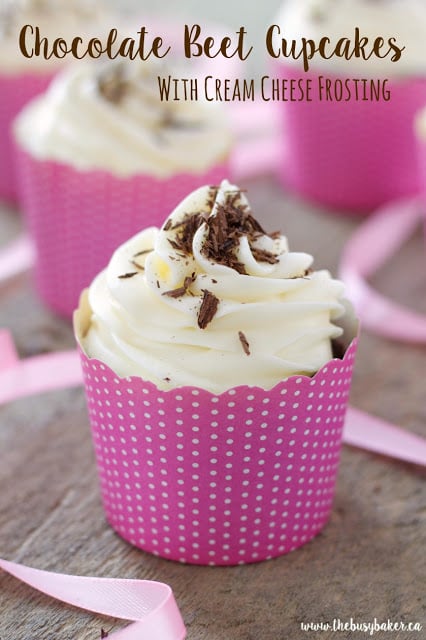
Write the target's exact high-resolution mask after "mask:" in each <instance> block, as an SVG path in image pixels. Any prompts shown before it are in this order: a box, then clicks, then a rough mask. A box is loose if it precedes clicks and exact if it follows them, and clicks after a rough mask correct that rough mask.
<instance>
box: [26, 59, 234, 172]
mask: <svg viewBox="0 0 426 640" xmlns="http://www.w3.org/2000/svg"><path fill="white" fill-rule="evenodd" d="M161 73H162V67H161V64H160V63H159V64H156V63H152V64H151V63H148V62H140V63H139V62H136V61H135V62H127V63H122V64H117V63H109V64H107V65H101V64H100V65H96V64H95V65H84V64H81V65H77V66H74V67H73V68H71V69H68V70H67V71H66V72H64V73H62V74H61V75H60V76H58V77H57V79H56V80H55V81H54V82H53V83H52V85H51V86H50V88H49V89H48V91H47V92H46V93H45V94H44V95H43V96H41V97H39V98H36V99H35V100H34V101H33V102H31V103H30V104H29V105H28V106H27V107H26V108H25V109H24V111H23V112H22V113H21V115H20V116H19V117H18V119H17V122H16V128H15V132H16V135H17V139H18V141H19V143H20V144H21V145H22V146H23V147H24V148H25V149H27V150H28V151H29V152H30V153H31V154H32V155H34V156H35V157H36V158H39V159H41V160H46V159H48V160H57V161H61V162H65V163H69V164H71V165H72V166H74V167H75V168H77V169H80V170H91V169H104V170H107V171H111V172H112V173H114V174H115V175H118V176H121V177H127V176H131V175H135V174H138V173H147V174H149V175H154V176H156V177H159V178H163V177H168V176H170V175H173V174H174V173H176V172H179V173H181V172H190V173H195V174H200V173H203V172H205V171H206V170H208V169H209V168H211V167H212V166H213V165H214V164H216V163H220V162H223V161H225V160H226V159H227V157H228V154H229V151H230V145H231V136H230V132H229V127H228V125H227V121H226V118H225V117H224V115H223V111H222V109H220V108H219V105H217V104H215V103H209V102H203V101H193V102H191V101H183V100H181V101H167V102H166V101H164V102H161V101H160V94H159V89H158V80H157V75H158V74H161Z"/></svg>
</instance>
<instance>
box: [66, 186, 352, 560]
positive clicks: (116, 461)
mask: <svg viewBox="0 0 426 640" xmlns="http://www.w3.org/2000/svg"><path fill="white" fill-rule="evenodd" d="M74 327H75V333H76V337H77V341H78V344H79V348H80V354H81V360H82V367H83V373H84V379H85V388H86V394H87V401H88V408H89V414H90V421H91V426H92V433H93V440H94V446H95V451H96V457H97V463H98V471H99V476H100V484H101V492H102V498H103V503H104V507H105V512H106V517H107V519H108V521H109V523H110V524H111V525H112V527H113V528H114V529H115V530H116V531H117V532H118V533H119V534H120V535H121V536H122V537H124V538H125V539H126V540H128V541H129V542H131V543H132V544H134V545H136V546H138V547H140V548H142V549H144V550H146V551H149V552H151V553H154V554H157V555H160V556H163V557H166V558H171V559H174V560H179V561H182V562H190V563H195V564H218V565H221V564H222V565H232V564H239V563H245V562H256V561H260V560H264V559H266V558H272V557H274V556H277V555H280V554H283V553H286V552H288V551H291V550H293V549H295V548H297V547H298V546H300V545H302V544H304V543H305V542H307V541H308V540H310V539H311V538H312V537H313V536H315V535H316V534H317V533H318V532H319V531H320V530H321V529H322V528H323V526H324V525H325V523H326V521H327V519H328V516H329V514H330V510H331V506H332V499H333V493H334V484H335V479H336V473H337V468H338V462H339V452H340V445H341V435H342V428H343V420H344V415H345V409H346V403H347V397H348V393H349V386H350V379H351V371H352V365H353V358H354V354H355V347H356V337H355V334H356V328H355V323H354V320H353V315H352V312H351V311H350V309H349V307H348V306H347V305H346V303H345V301H344V298H343V285H342V284H341V283H340V282H338V281H336V280H333V279H332V278H331V276H330V274H329V273H328V271H325V270H319V271H314V270H312V257H311V256H310V255H308V254H306V253H298V252H291V251H289V249H288V244H287V240H286V238H285V237H284V236H283V235H281V234H280V233H277V232H275V233H266V232H265V231H264V230H263V229H262V227H261V225H260V224H259V223H258V222H257V220H256V219H255V218H254V217H253V214H252V212H251V210H250V206H249V203H248V201H247V199H246V196H245V195H244V193H242V192H241V191H240V189H238V187H236V186H233V185H231V184H229V183H228V182H226V181H223V182H222V184H221V185H220V187H211V186H204V187H201V188H199V189H197V190H196V191H194V192H193V193H191V194H190V195H189V196H188V197H187V198H186V199H185V200H183V202H182V203H181V204H180V205H179V206H178V207H177V208H176V209H175V210H174V211H173V213H172V214H171V215H170V216H169V217H168V218H167V219H166V221H165V223H164V224H163V225H162V227H161V229H158V228H156V227H149V228H147V229H145V230H144V231H142V232H140V233H138V234H137V235H135V236H134V237H133V238H131V239H130V240H129V241H127V242H126V243H125V244H124V245H122V246H121V247H120V248H118V249H117V250H116V251H115V253H114V254H113V256H112V258H111V261H110V262H109V265H108V267H107V268H106V269H105V270H104V271H102V272H101V273H100V274H99V275H98V276H97V277H96V278H95V279H94V281H93V282H92V284H91V285H90V287H89V289H88V290H86V291H85V292H84V293H83V295H82V297H81V300H80V306H79V309H78V310H77V311H76V313H75V315H74Z"/></svg>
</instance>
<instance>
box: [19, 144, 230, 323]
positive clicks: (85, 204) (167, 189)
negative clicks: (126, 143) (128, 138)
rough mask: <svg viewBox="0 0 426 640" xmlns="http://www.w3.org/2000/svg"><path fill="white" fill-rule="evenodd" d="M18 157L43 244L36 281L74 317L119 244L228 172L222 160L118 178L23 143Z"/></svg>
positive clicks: (23, 191) (28, 216)
mask: <svg viewBox="0 0 426 640" xmlns="http://www.w3.org/2000/svg"><path fill="white" fill-rule="evenodd" d="M16 159H17V169H18V178H19V199H20V202H21V204H22V208H23V212H24V217H25V221H26V223H27V226H28V229H29V232H30V235H31V237H32V239H33V241H34V244H35V248H36V265H35V271H34V276H35V286H36V289H37V291H38V293H39V295H40V297H41V299H42V300H43V301H44V303H45V304H46V306H47V307H49V308H50V309H51V310H52V311H54V312H56V313H57V314H59V315H61V316H64V317H67V318H71V316H72V313H73V311H74V309H75V308H76V307H77V305H78V300H79V296H80V293H81V291H82V289H84V287H86V286H88V285H89V284H90V282H91V281H92V280H93V278H94V277H95V275H96V274H97V273H99V271H101V270H102V269H104V268H105V267H106V265H107V263H108V261H109V259H110V257H111V254H112V253H113V251H114V250H115V249H116V248H117V247H118V246H119V245H121V244H122V243H123V242H125V241H126V240H127V239H128V238H130V237H132V236H133V235H134V234H136V233H137V232H138V231H140V229H142V228H144V227H149V226H151V225H156V226H161V224H162V223H163V221H164V220H165V219H166V217H167V216H168V215H169V213H170V211H172V210H173V209H174V208H175V207H176V205H177V204H179V202H180V201H181V200H182V199H183V198H184V197H185V196H186V195H187V194H188V193H190V192H191V191H193V190H194V189H196V188H197V187H199V186H201V185H203V184H219V183H220V181H221V180H222V179H223V178H224V176H226V175H228V173H229V171H228V165H227V163H226V162H223V163H218V164H217V165H215V166H213V167H211V168H210V169H209V170H208V171H206V172H204V173H202V174H190V173H181V174H175V175H173V176H172V177H170V178H166V179H157V178H154V177H152V176H146V175H137V176H133V177H130V178H119V177H117V176H114V175H112V174H111V173H109V172H107V171H94V170H93V171H78V170H76V169H74V168H73V167H71V166H69V165H66V164H62V163H58V162H53V161H40V160H37V159H35V158H34V157H33V156H31V155H30V154H29V153H27V152H26V151H25V150H23V149H22V148H18V149H16Z"/></svg>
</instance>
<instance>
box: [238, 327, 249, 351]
mask: <svg viewBox="0 0 426 640" xmlns="http://www.w3.org/2000/svg"><path fill="white" fill-rule="evenodd" d="M238 338H239V339H240V342H241V345H242V347H243V349H244V353H245V354H246V355H247V356H249V355H250V344H249V342H248V340H247V338H246V337H245V335H244V333H243V332H242V331H239V332H238Z"/></svg>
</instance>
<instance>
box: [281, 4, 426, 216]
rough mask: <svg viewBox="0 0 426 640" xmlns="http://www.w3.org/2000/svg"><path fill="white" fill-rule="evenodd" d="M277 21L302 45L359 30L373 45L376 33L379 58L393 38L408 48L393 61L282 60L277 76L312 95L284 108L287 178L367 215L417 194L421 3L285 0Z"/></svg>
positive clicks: (320, 198) (424, 93) (423, 33)
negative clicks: (297, 81)
mask: <svg viewBox="0 0 426 640" xmlns="http://www.w3.org/2000/svg"><path fill="white" fill-rule="evenodd" d="M276 22H277V24H279V25H281V34H280V35H281V37H285V38H286V39H288V40H289V41H291V40H292V39H296V40H297V41H298V43H299V46H300V40H301V38H302V37H304V38H307V39H313V40H314V41H315V42H316V43H318V42H319V41H320V39H321V38H322V37H324V36H327V37H328V38H330V40H331V42H333V43H336V42H337V41H338V40H339V39H340V38H343V37H346V38H349V39H350V40H351V41H352V42H354V38H355V28H356V27H357V28H359V31H360V36H361V38H364V37H365V38H368V40H369V45H368V47H367V52H371V46H372V43H373V42H374V40H375V39H376V38H377V37H379V36H381V37H382V38H383V39H384V42H385V45H384V46H383V47H382V49H381V51H380V54H381V55H384V54H385V53H386V51H387V49H388V45H387V42H388V40H389V39H390V38H392V39H393V40H394V42H395V43H396V46H397V47H398V48H399V49H403V50H402V54H401V57H400V59H397V60H395V61H393V60H392V58H393V55H392V52H390V53H389V55H387V56H386V57H383V58H382V59H380V58H378V57H377V56H375V55H372V56H371V57H370V58H369V59H368V60H363V59H362V58H359V57H358V58H357V57H353V58H352V59H351V60H345V58H343V57H337V56H333V57H332V58H331V59H329V60H324V59H322V58H321V57H320V56H319V55H318V54H316V55H315V56H314V57H313V58H312V60H310V61H309V66H310V70H309V72H308V73H307V74H306V73H305V71H304V70H303V66H302V65H301V63H300V61H299V62H297V63H295V62H294V61H290V60H289V59H287V58H284V57H282V58H280V64H278V65H277V70H278V73H279V75H280V76H282V77H284V78H288V79H294V78H305V79H306V78H310V79H311V80H312V101H311V102H308V101H306V100H304V101H300V102H287V103H283V105H282V108H281V111H282V118H283V128H284V137H285V141H284V145H285V146H286V148H287V149H288V155H287V157H286V158H285V159H283V164H282V168H281V177H282V180H283V182H284V183H285V184H286V185H289V186H290V187H292V188H294V189H295V190H297V191H299V192H300V193H302V194H303V195H305V196H307V197H309V198H310V199H312V200H314V201H316V202H319V203H321V204H325V205H327V206H333V207H336V208H338V209H341V210H342V209H343V210H345V209H346V210H351V211H355V212H356V211H358V212H361V213H362V212H364V213H365V212H369V211H371V210H373V209H374V208H376V207H377V206H379V205H381V204H383V203H385V202H387V201H389V200H392V199H394V198H401V197H405V196H410V195H413V194H414V193H416V192H417V191H418V189H419V177H418V171H417V165H416V153H415V139H414V135H413V129H412V122H413V118H414V114H415V113H416V111H417V110H418V109H419V107H420V106H421V105H422V104H423V103H424V102H425V101H426V63H425V57H424V42H425V38H426V5H425V3H424V2H423V0H388V1H386V0H385V1H382V2H377V1H374V0H297V2H296V0H288V1H287V2H285V3H284V4H283V6H282V9H281V12H280V14H279V16H278V17H277V19H276ZM398 57H399V56H396V58H398ZM321 77H322V80H321V79H320V78H321ZM384 81H386V82H384ZM327 82H328V87H327V86H326V83H327ZM357 95H358V99H357V98H356V96H357Z"/></svg>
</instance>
